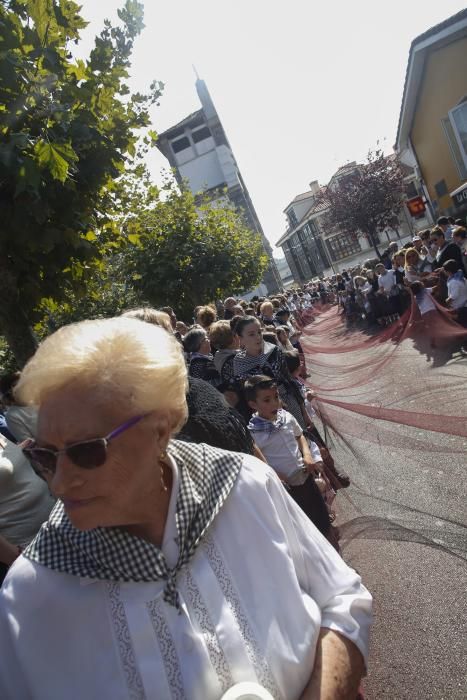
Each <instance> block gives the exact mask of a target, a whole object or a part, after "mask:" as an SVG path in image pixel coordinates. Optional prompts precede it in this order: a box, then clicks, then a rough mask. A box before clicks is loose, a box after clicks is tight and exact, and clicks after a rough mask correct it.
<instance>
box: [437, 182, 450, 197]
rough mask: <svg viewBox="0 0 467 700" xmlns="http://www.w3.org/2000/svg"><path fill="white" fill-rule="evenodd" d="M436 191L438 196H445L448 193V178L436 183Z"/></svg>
mask: <svg viewBox="0 0 467 700" xmlns="http://www.w3.org/2000/svg"><path fill="white" fill-rule="evenodd" d="M434 187H435V192H436V196H437V197H444V195H446V194H448V186H447V185H446V180H440V181H439V182H437V183H436V184H435V186H434Z"/></svg>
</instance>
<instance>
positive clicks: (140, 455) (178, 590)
mask: <svg viewBox="0 0 467 700" xmlns="http://www.w3.org/2000/svg"><path fill="white" fill-rule="evenodd" d="M16 391H17V394H18V396H19V398H20V400H22V401H23V402H24V403H27V404H34V405H37V406H38V407H39V422H38V432H37V438H36V440H37V442H33V441H31V442H30V443H28V444H27V445H26V446H25V447H24V448H23V449H24V451H25V454H26V455H27V457H28V458H29V459H30V460H31V462H32V463H33V464H34V467H35V469H36V470H40V471H41V472H42V474H43V475H44V477H45V478H46V479H47V481H48V484H49V487H50V489H51V491H52V493H53V494H54V495H55V496H56V498H58V499H59V500H58V503H57V505H56V506H55V508H54V510H53V511H52V514H51V516H50V518H49V521H48V522H47V523H46V524H45V525H44V526H43V527H42V529H41V530H40V532H39V534H38V535H37V537H36V538H35V540H34V541H33V542H32V543H31V544H30V545H29V546H28V547H27V548H26V549H25V550H24V552H23V553H22V554H21V556H20V557H19V558H18V559H17V560H16V561H15V563H14V564H13V566H12V567H11V569H10V571H9V573H8V575H7V577H6V579H5V583H4V586H3V587H2V589H1V590H0V648H1V650H2V651H1V654H0V697H1V698H2V700H64V699H65V698H66V700H83V698H90V699H91V698H92V699H96V700H97V699H98V698H99V699H100V698H112V700H124V699H125V700H156V699H157V700H169V699H171V700H173V699H176V700H182V699H185V698H186V699H188V700H219V699H220V698H222V696H223V695H224V694H225V693H226V692H228V691H229V689H231V688H233V687H235V686H236V684H238V683H244V682H251V683H254V684H259V686H261V688H263V689H265V690H266V691H268V692H269V694H270V695H271V696H272V697H273V698H275V700H280V699H282V700H298V699H302V700H305V699H309V700H318V698H319V699H320V700H331V699H333V700H334V699H335V698H343V699H347V698H348V699H349V700H354V698H355V697H356V695H357V689H358V685H359V681H360V678H361V676H362V674H363V672H364V668H365V663H366V658H367V653H368V635H369V627H370V622H371V596H370V594H369V593H368V591H367V590H366V589H365V587H364V586H363V585H362V583H361V580H360V577H359V576H358V575H357V574H356V572H355V571H353V570H352V569H350V568H349V567H348V566H347V565H346V564H345V563H344V561H343V560H342V559H341V558H340V557H339V555H338V554H337V553H336V552H335V551H334V550H333V548H332V547H331V546H330V545H329V544H328V543H327V542H326V540H325V539H324V537H322V536H321V534H320V533H319V532H318V531H317V530H316V528H315V527H314V526H313V525H312V523H310V522H309V520H308V518H307V517H306V516H305V515H304V514H303V513H302V512H301V511H300V509H299V508H298V507H297V506H296V504H295V503H294V502H293V501H292V499H291V498H290V497H289V496H288V495H287V493H286V491H285V489H284V488H283V486H282V484H281V483H280V481H279V479H278V477H277V476H276V474H275V473H274V471H273V470H272V469H271V468H269V467H268V466H267V465H265V464H264V463H263V462H261V461H259V460H257V459H256V458H254V457H252V456H250V455H243V454H239V453H235V452H227V451H224V450H219V449H216V448H213V447H210V446H208V445H196V444H187V443H182V442H179V441H176V440H172V439H171V436H172V435H173V434H175V433H176V431H178V430H179V429H180V427H181V425H182V424H183V422H184V420H185V419H186V401H185V393H186V367H185V363H184V361H183V356H182V351H181V349H180V346H179V344H178V343H177V341H176V340H175V338H174V337H173V336H172V335H169V334H168V333H167V332H166V331H165V330H164V329H162V328H160V327H157V326H152V325H151V324H148V323H144V322H142V321H139V320H135V319H128V318H116V319H107V320H99V321H85V322H82V323H79V324H75V325H71V326H66V327H64V328H62V329H60V330H59V331H57V332H56V333H55V334H53V335H52V336H50V337H49V338H47V339H46V340H45V341H44V342H43V344H42V345H41V346H40V347H39V349H38V351H37V352H36V355H35V356H34V357H33V358H32V359H31V360H30V361H29V363H28V364H27V365H26V367H25V369H24V371H23V373H22V377H21V380H20V382H19V384H18V386H17V389H16ZM101 436H105V437H101Z"/></svg>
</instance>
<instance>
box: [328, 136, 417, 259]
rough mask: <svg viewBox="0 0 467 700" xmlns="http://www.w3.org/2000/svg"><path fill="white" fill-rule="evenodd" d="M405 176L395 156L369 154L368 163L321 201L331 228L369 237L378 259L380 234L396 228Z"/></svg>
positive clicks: (332, 186) (333, 186)
mask: <svg viewBox="0 0 467 700" xmlns="http://www.w3.org/2000/svg"><path fill="white" fill-rule="evenodd" d="M403 194H404V186H403V175H402V172H401V168H400V164H399V161H398V160H397V158H396V157H395V156H389V157H388V156H385V155H384V153H383V151H382V150H379V149H377V150H375V151H369V153H368V157H367V161H366V163H363V164H361V165H358V166H357V167H356V168H355V169H353V170H352V171H350V172H346V173H345V174H344V175H343V176H342V177H341V178H339V179H338V180H337V181H336V182H332V183H330V185H328V187H327V188H325V191H324V192H323V193H322V194H321V195H320V197H318V199H320V200H322V202H323V204H325V205H326V206H328V207H329V208H328V211H327V212H326V219H327V224H328V226H330V227H332V228H335V229H337V230H339V231H342V232H344V233H348V234H350V235H351V236H354V237H355V238H357V236H358V234H359V233H362V234H363V235H364V236H366V237H367V239H368V240H369V242H370V243H371V244H372V246H373V248H374V249H375V252H376V254H377V255H378V257H381V256H380V252H379V250H378V238H377V234H378V233H379V232H381V231H383V230H384V229H385V228H387V227H388V226H389V227H394V225H395V224H397V221H398V215H399V214H400V210H401V207H402V201H403Z"/></svg>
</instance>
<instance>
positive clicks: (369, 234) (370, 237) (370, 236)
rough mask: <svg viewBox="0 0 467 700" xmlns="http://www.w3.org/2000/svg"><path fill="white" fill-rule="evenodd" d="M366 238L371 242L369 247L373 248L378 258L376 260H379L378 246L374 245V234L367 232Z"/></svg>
mask: <svg viewBox="0 0 467 700" xmlns="http://www.w3.org/2000/svg"><path fill="white" fill-rule="evenodd" d="M368 237H369V239H370V241H371V245H372V246H373V248H374V250H375V253H376V255H377V256H378V259H379V260H381V253H380V252H379V250H378V244H377V243H376V236H375V233H374V232H372V231H368Z"/></svg>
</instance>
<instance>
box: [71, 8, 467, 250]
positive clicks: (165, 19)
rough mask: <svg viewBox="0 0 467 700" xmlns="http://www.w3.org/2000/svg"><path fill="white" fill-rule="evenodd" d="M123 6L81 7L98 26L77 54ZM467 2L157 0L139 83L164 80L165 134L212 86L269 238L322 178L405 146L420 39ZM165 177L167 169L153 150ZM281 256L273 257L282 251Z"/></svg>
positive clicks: (137, 56) (142, 45) (140, 44)
mask: <svg viewBox="0 0 467 700" xmlns="http://www.w3.org/2000/svg"><path fill="white" fill-rule="evenodd" d="M123 2H124V0H98V1H96V0H81V3H82V11H81V14H82V15H83V17H84V18H85V19H86V20H87V21H88V22H89V25H88V27H87V28H86V30H84V32H83V33H82V40H83V41H82V44H81V45H80V47H79V53H80V54H81V55H85V54H86V53H87V52H89V50H90V49H91V48H92V44H93V40H94V36H95V35H96V34H97V33H99V31H100V29H101V28H102V23H103V20H104V18H106V17H108V18H109V19H111V20H116V17H117V9H118V8H119V7H121V6H122V5H123ZM464 6H465V3H464V2H463V0H443V2H439V0H436V1H435V0H391V1H390V2H384V3H383V2H380V1H379V2H378V1H375V0H354V1H353V2H347V1H346V0H325V2H317V0H314V1H313V0H197V1H196V2H193V0H165V1H164V2H162V1H161V0H147V1H146V3H145V19H144V22H145V25H146V28H145V29H144V31H143V33H142V34H141V35H140V37H138V39H137V40H136V44H135V50H134V54H133V60H132V68H131V80H130V87H131V88H132V89H133V90H141V91H144V90H145V89H146V88H147V87H148V86H149V84H150V82H151V81H152V80H153V79H157V80H161V81H162V82H163V83H165V89H164V94H163V96H162V98H161V101H160V106H159V107H154V109H153V111H152V118H153V125H154V128H155V130H156V131H159V132H162V131H164V130H165V129H167V128H168V127H170V126H172V125H173V124H174V123H176V122H177V121H179V120H180V119H182V118H183V117H185V116H186V115H187V114H189V113H190V112H192V111H194V110H196V109H199V107H200V105H199V101H198V97H197V94H196V90H195V75H194V72H193V68H192V66H193V65H194V66H196V70H197V72H198V74H199V76H200V77H201V78H202V79H204V80H205V81H206V84H207V86H208V89H209V91H210V93H211V97H212V98H213V101H214V104H215V106H216V109H217V112H218V114H219V116H220V119H221V121H222V124H223V126H224V129H225V131H226V134H227V138H228V139H229V142H230V145H231V146H232V149H233V152H234V154H235V158H236V160H237V163H238V165H239V167H240V170H241V172H242V176H243V179H244V180H245V183H246V185H247V187H248V190H249V193H250V196H251V198H252V200H253V203H254V206H255V209H256V211H257V213H258V216H259V219H260V221H261V224H262V226H263V229H264V232H265V234H266V236H267V238H268V239H269V240H270V242H271V244H272V245H273V247H274V243H275V242H276V241H277V240H278V239H279V238H280V236H281V235H282V234H283V233H284V231H285V228H286V222H285V215H284V214H283V210H284V209H285V207H286V206H287V205H288V204H289V203H290V201H291V200H292V199H293V198H294V197H295V196H296V195H297V194H299V193H301V192H305V191H306V190H308V189H309V183H310V182H311V181H312V180H318V181H319V182H320V184H325V183H326V182H327V181H328V180H329V178H330V177H331V175H332V174H333V173H334V172H335V171H336V170H337V168H338V167H340V166H341V165H343V164H345V163H347V162H349V161H353V160H357V161H358V160H362V159H364V158H365V155H366V153H367V152H368V149H370V148H375V147H376V145H377V143H379V144H380V145H381V146H382V147H383V148H384V150H385V151H387V152H390V151H391V150H392V146H393V144H394V143H395V138H396V131H397V123H398V118H399V110H400V104H401V99H402V91H403V86H404V77H405V71H406V67H407V59H408V54H409V47H410V43H411V41H412V40H413V39H414V38H415V37H416V36H418V35H419V34H421V33H422V32H424V31H426V30H427V29H429V28H430V27H432V26H433V25H435V24H437V23H438V22H441V21H443V20H444V19H446V18H447V17H450V16H451V15H453V14H455V13H456V12H458V11H459V10H462V9H464ZM148 165H149V167H150V169H151V172H152V174H153V177H154V180H155V181H156V182H158V181H160V179H161V170H162V169H163V168H167V167H168V162H167V161H166V159H165V158H164V157H163V156H162V154H160V153H159V151H158V150H157V149H154V151H153V152H152V154H151V156H150V157H149V161H148ZM280 252H281V251H280V249H279V250H278V249H275V255H279V254H280Z"/></svg>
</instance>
